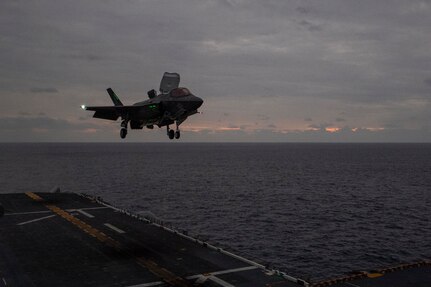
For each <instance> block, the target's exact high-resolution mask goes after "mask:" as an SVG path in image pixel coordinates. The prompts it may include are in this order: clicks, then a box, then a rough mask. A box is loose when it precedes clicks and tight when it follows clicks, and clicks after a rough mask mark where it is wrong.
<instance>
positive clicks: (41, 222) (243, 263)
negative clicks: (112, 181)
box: [0, 192, 431, 287]
mask: <svg viewBox="0 0 431 287" xmlns="http://www.w3.org/2000/svg"><path fill="white" fill-rule="evenodd" d="M0 203H1V204H2V206H3V209H4V215H3V216H2V217H0V286H129V287H132V286H133V287H149V286H225V287H232V286H238V287H242V286H244V287H245V286H247V287H253V286H267V287H269V286H319V287H320V286H340V287H341V286H431V264H430V262H428V261H422V262H418V263H415V264H409V265H400V266H397V267H395V268H392V269H390V268H386V269H380V270H374V271H370V272H365V271H362V272H359V273H356V274H350V275H346V276H345V277H341V278H336V279H331V280H324V281H321V282H314V283H310V282H306V281H305V280H302V279H299V278H295V277H293V276H290V275H288V274H286V273H284V272H281V271H278V270H272V269H269V268H267V267H265V266H263V265H261V264H259V263H256V262H254V261H251V260H248V259H246V258H244V257H241V256H238V255H236V254H233V253H231V252H229V251H227V250H224V249H222V248H218V247H216V246H214V245H212V244H209V243H208V242H205V241H202V240H199V239H196V238H193V237H191V236H189V235H188V234H187V232H185V231H178V230H175V229H173V228H172V227H168V226H164V224H163V223H162V222H160V221H158V220H156V219H154V218H148V217H143V216H140V215H135V214H132V213H130V212H128V211H125V210H122V209H119V208H116V207H114V206H111V205H109V204H108V203H106V202H104V201H103V200H101V199H100V198H93V197H90V196H87V195H83V194H75V193H33V192H27V193H25V194H23V193H11V194H0ZM397 284H398V285H397Z"/></svg>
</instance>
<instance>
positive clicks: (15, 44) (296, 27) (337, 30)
mask: <svg viewBox="0 0 431 287" xmlns="http://www.w3.org/2000/svg"><path fill="white" fill-rule="evenodd" d="M430 15H431V1H405V0H403V1H395V0H391V1H383V0H379V1H375V0H373V1H347V0H340V1H320V0H319V1H284V0H280V1H275V0H265V1H261V0H254V1H253V0H249V1H246V0H178V1H164V0H153V1H145V0H141V1H133V0H130V1H106V0H103V1H96V0H92V1H81V0H73V1H44V0H42V1H23V0H14V1H9V0H2V1H0V87H1V90H0V99H1V105H0V117H1V118H0V141H14V142H16V141H120V139H119V122H110V121H104V120H100V119H93V118H91V116H92V113H91V112H88V111H87V112H86V111H83V110H81V109H80V105H81V104H87V105H110V104H111V101H110V99H109V97H108V95H107V94H106V88H108V87H112V88H113V89H114V91H116V93H117V94H118V96H119V97H120V99H121V100H122V101H123V103H126V104H132V103H134V102H137V101H141V100H143V99H145V98H146V97H147V96H146V92H147V91H148V90H150V89H152V88H155V89H157V88H158V86H159V83H160V79H161V76H162V74H163V72H165V71H169V72H178V73H180V74H181V86H187V87H188V88H189V89H190V90H191V91H192V93H194V94H196V95H197V96H200V97H201V98H203V99H204V101H205V102H204V105H203V106H202V107H201V111H202V114H197V115H194V116H192V117H190V118H189V119H188V120H187V121H186V122H185V123H184V124H183V125H182V130H183V133H182V138H181V141H218V142H220V141H277V142H279V141H286V142H289V141H305V142H352V141H354V142H431V17H430ZM126 141H130V142H131V141H139V142H141V141H142V142H145V141H169V139H168V138H167V136H166V132H165V129H164V128H162V129H156V130H153V131H150V130H143V131H140V130H134V131H130V132H129V134H128V137H127V139H126Z"/></svg>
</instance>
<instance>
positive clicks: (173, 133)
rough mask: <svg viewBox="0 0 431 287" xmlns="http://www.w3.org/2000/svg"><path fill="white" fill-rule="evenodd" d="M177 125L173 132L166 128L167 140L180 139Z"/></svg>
mask: <svg viewBox="0 0 431 287" xmlns="http://www.w3.org/2000/svg"><path fill="white" fill-rule="evenodd" d="M178 126H179V125H178V123H177V128H176V129H175V131H174V130H172V129H170V128H169V125H168V126H166V131H167V134H168V137H169V139H171V140H172V139H174V138H175V139H179V138H180V136H181V133H180V129H179V128H178Z"/></svg>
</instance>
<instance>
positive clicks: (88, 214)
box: [76, 209, 94, 218]
mask: <svg viewBox="0 0 431 287" xmlns="http://www.w3.org/2000/svg"><path fill="white" fill-rule="evenodd" d="M76 211H77V212H79V213H81V214H82V215H85V216H87V217H88V218H94V215H92V214H90V213H88V212H85V211H84V210H82V209H77V210H76Z"/></svg>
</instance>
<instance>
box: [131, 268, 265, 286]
mask: <svg viewBox="0 0 431 287" xmlns="http://www.w3.org/2000/svg"><path fill="white" fill-rule="evenodd" d="M257 268H258V267H256V266H246V267H241V268H233V269H226V270H220V271H215V272H208V273H205V274H207V275H203V274H196V275H191V276H188V277H186V279H188V280H191V279H198V278H202V277H204V278H207V279H210V280H212V281H214V282H216V283H217V284H219V285H221V286H224V287H231V286H232V287H234V285H231V284H229V283H228V282H226V281H223V280H222V279H220V278H217V277H215V275H220V274H227V273H235V272H242V271H247V270H252V269H257ZM162 284H165V282H162V281H155V282H149V283H142V284H137V285H130V286H127V287H150V286H158V285H162ZM223 284H224V285H223Z"/></svg>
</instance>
